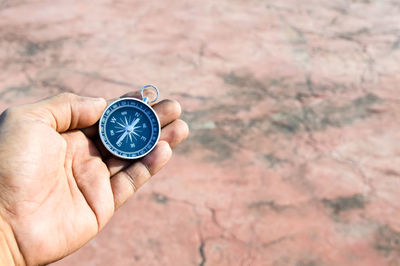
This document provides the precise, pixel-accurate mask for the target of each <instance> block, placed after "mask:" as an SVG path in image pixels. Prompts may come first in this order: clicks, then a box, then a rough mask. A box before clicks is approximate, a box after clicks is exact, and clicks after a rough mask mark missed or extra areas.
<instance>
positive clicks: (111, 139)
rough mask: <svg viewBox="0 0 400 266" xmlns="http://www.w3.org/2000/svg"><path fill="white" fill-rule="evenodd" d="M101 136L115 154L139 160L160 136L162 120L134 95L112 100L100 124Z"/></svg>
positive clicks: (106, 145)
mask: <svg viewBox="0 0 400 266" xmlns="http://www.w3.org/2000/svg"><path fill="white" fill-rule="evenodd" d="M99 132H100V138H101V140H102V142H103V144H104V145H105V147H106V148H107V149H108V150H109V151H110V152H111V153H112V154H114V155H115V156H118V157H120V158H124V159H137V158H140V157H143V156H145V155H146V154H147V153H149V152H150V151H151V150H152V149H153V148H154V146H155V145H156V144H157V141H158V139H159V137H160V122H159V120H158V117H157V115H156V113H155V112H154V110H153V109H152V108H151V107H150V106H149V105H147V104H145V103H144V102H142V101H140V100H138V99H135V98H123V99H119V100H117V101H115V102H113V103H111V104H110V105H109V106H108V107H107V108H106V110H105V111H104V113H103V115H102V117H101V119H100V123H99Z"/></svg>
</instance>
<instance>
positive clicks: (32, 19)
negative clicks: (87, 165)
mask: <svg viewBox="0 0 400 266" xmlns="http://www.w3.org/2000/svg"><path fill="white" fill-rule="evenodd" d="M399 70H400V2H399V1H389V0H287V1H272V0H248V1H245V0H229V1H228V0H219V1H213V0H203V1H185V0H180V1H179V0H168V1H155V0H147V1H145V0H115V1H110V0H99V1H87V0H86V1H82V0H80V1H78V0H75V1H74V0H60V1H50V0H47V1H45V0H31V1H23V0H9V1H4V0H3V1H0V103H1V104H0V107H1V108H2V109H4V108H6V107H8V106H10V105H14V104H20V103H26V102H31V101H32V100H37V99H40V98H42V97H45V96H49V95H53V94H57V93H59V92H62V91H71V92H74V93H78V94H83V95H90V96H103V97H107V98H111V97H115V96H118V95H120V94H123V93H126V92H127V91H130V90H135V89H137V88H140V87H141V86H142V85H144V84H148V83H151V84H154V85H157V86H158V87H159V88H160V90H161V94H162V96H163V97H169V98H176V99H178V100H179V101H180V102H181V103H182V106H183V109H184V114H183V117H184V119H185V120H186V121H187V122H188V123H189V125H190V128H191V136H190V138H189V139H188V140H187V141H186V143H185V144H183V145H182V146H181V147H179V148H178V149H177V150H176V152H175V155H174V157H173V159H172V161H171V163H170V164H169V165H168V166H167V167H166V168H165V169H164V170H163V171H162V172H161V173H160V174H158V176H157V177H155V178H154V179H152V180H151V182H150V183H149V184H148V185H147V186H145V187H144V188H143V189H142V190H141V191H140V192H139V193H137V195H136V196H135V197H134V198H133V199H131V200H130V201H129V202H128V203H127V204H126V206H124V207H123V208H122V209H121V210H120V211H118V212H117V214H116V215H115V217H114V218H113V219H112V220H111V222H110V224H109V225H108V226H107V227H106V228H105V229H104V231H102V232H101V233H100V235H99V236H98V237H97V238H95V239H93V240H92V241H91V242H90V243H88V244H87V245H86V246H85V247H84V248H82V249H81V250H80V251H78V252H77V253H75V254H73V255H72V256H70V257H68V258H66V259H64V260H62V261H60V262H58V263H56V264H55V265H200V266H201V265H299V266H300V265H308V266H312V265H400V193H399V192H400V126H399V121H400V112H399V111H400V105H399V104H400V90H399V88H398V87H399V84H400V71H399Z"/></svg>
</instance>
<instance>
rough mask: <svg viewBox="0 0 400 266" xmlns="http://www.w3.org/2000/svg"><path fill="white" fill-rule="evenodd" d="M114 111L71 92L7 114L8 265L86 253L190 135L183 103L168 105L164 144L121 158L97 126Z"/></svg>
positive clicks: (2, 131)
mask: <svg viewBox="0 0 400 266" xmlns="http://www.w3.org/2000/svg"><path fill="white" fill-rule="evenodd" d="M137 95H138V93H133V94H130V95H127V96H137ZM106 105H107V103H106V101H105V100H104V99H101V98H99V99H98V98H87V97H81V96H77V95H74V94H69V93H64V94H60V95H58V96H55V97H52V98H49V99H46V100H43V101H41V102H38V103H34V104H30V105H23V106H18V107H12V108H10V109H8V110H6V111H5V112H4V113H3V114H2V115H1V116H0V264H1V262H3V263H4V264H7V265H9V264H10V263H13V264H16V265H24V264H27V265H37V264H45V263H49V262H52V261H55V260H57V259H60V258H62V257H64V256H66V255H68V254H70V253H72V252H73V251H75V250H77V249H78V248H80V247H81V246H82V245H84V244H85V243H86V242H87V241H89V240H90V239H91V238H93V237H94V236H95V235H96V234H97V233H98V232H99V231H100V230H101V229H102V228H103V227H104V225H105V224H106V223H107V222H108V221H109V219H110V218H111V216H112V215H113V214H114V211H115V210H116V209H117V208H118V207H120V206H121V205H122V204H123V203H124V202H125V201H126V200H127V199H128V198H129V197H130V196H132V195H133V194H134V193H135V192H136V191H137V190H138V189H139V188H140V187H141V186H142V185H143V184H144V183H145V182H146V181H147V180H149V178H150V177H151V176H152V175H154V174H155V173H156V172H158V171H159V170H160V169H161V168H162V167H163V166H164V165H165V164H166V163H167V161H168V160H169V159H170V157H171V154H172V152H171V148H173V147H175V146H176V145H178V144H179V143H180V142H182V141H183V140H184V139H185V138H186V137H187V135H188V127H187V125H186V123H185V122H183V121H181V120H179V119H178V118H179V116H180V112H181V109H180V105H179V104H178V103H177V102H176V101H171V100H164V101H161V102H159V103H156V104H155V105H153V108H154V110H155V111H156V113H157V115H158V116H159V118H160V123H161V126H162V131H161V136H160V141H159V142H158V144H157V146H156V147H155V148H154V150H153V151H151V153H149V154H148V155H147V156H145V157H143V158H142V159H140V160H136V161H133V162H132V161H127V160H121V159H118V158H116V157H113V156H111V155H110V154H109V153H108V152H107V151H106V149H105V148H104V147H103V146H102V144H101V142H100V140H99V138H98V133H97V127H96V126H95V125H94V124H95V123H96V122H97V121H98V120H99V118H100V116H101V114H102V112H103V111H104V109H105V108H106ZM81 129H82V130H81ZM2 265H3V264H2Z"/></svg>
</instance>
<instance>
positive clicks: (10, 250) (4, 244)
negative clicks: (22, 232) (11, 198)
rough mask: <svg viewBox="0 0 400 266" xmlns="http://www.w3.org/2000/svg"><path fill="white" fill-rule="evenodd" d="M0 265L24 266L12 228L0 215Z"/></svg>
mask: <svg viewBox="0 0 400 266" xmlns="http://www.w3.org/2000/svg"><path fill="white" fill-rule="evenodd" d="M0 265H16V266H17V265H18V266H20V265H26V263H25V260H24V258H23V256H22V254H21V252H20V250H19V247H18V243H17V240H16V239H15V236H14V232H13V230H12V227H11V226H10V225H9V224H8V223H7V222H6V221H5V220H4V218H3V217H2V216H1V215H0Z"/></svg>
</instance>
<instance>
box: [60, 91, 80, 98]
mask: <svg viewBox="0 0 400 266" xmlns="http://www.w3.org/2000/svg"><path fill="white" fill-rule="evenodd" d="M58 97H59V98H61V99H76V98H77V97H78V95H76V94H75V93H72V92H63V93H60V94H59V95H58Z"/></svg>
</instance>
